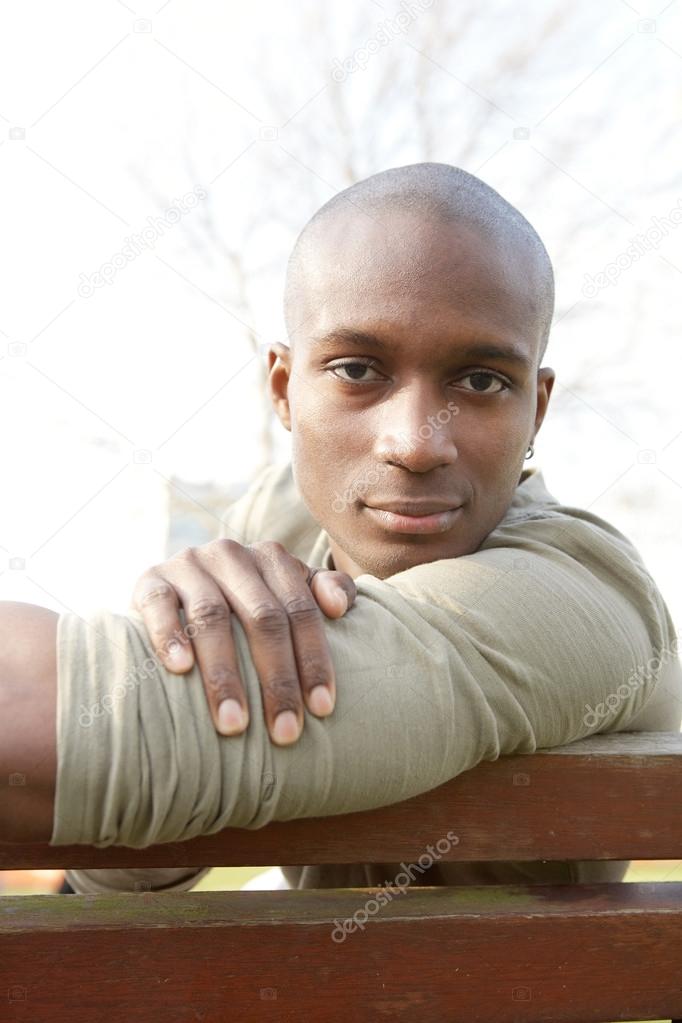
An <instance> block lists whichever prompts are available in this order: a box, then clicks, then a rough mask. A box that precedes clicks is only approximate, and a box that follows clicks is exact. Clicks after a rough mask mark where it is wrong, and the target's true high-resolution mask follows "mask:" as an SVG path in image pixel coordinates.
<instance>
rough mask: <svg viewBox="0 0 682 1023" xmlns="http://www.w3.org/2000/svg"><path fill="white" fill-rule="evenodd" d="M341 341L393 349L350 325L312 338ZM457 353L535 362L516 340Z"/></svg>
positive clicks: (320, 341) (316, 341)
mask: <svg viewBox="0 0 682 1023" xmlns="http://www.w3.org/2000/svg"><path fill="white" fill-rule="evenodd" d="M339 341H342V342H345V343H346V344H351V345H358V346H361V347H371V348H376V349H378V350H379V351H384V352H387V353H390V351H391V345H390V344H387V343H386V342H385V341H382V340H381V338H378V337H377V336H376V335H375V334H367V333H366V332H365V331H362V330H353V329H352V328H349V327H342V328H340V329H338V330H330V331H328V332H327V333H325V334H317V335H313V337H312V338H311V342H312V343H313V344H314V345H333V344H337V343H338V342H339ZM457 355H458V356H462V357H464V358H467V359H492V360H497V361H499V362H514V363H517V364H518V365H519V366H523V367H524V368H526V369H529V368H530V367H531V366H532V364H533V360H532V358H531V356H530V355H529V354H528V353H527V352H526V351H525V349H524V348H523V347H522V346H521V345H519V344H516V343H515V342H511V343H510V344H500V343H498V342H492V341H475V342H472V343H471V344H469V345H466V346H465V347H463V348H460V349H459V350H458V351H457Z"/></svg>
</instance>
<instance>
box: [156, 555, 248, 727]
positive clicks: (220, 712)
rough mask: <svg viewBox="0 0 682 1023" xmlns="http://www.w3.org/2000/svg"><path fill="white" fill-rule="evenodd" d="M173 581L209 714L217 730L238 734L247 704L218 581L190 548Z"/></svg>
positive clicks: (228, 613)
mask: <svg viewBox="0 0 682 1023" xmlns="http://www.w3.org/2000/svg"><path fill="white" fill-rule="evenodd" d="M171 582H172V584H173V586H174V587H175V590H176V592H177V594H178V596H179V598H180V601H181V602H182V606H183V608H184V609H185V619H186V622H187V625H186V631H187V632H190V633H191V636H192V642H193V644H194V651H195V657H196V662H197V666H198V668H199V672H200V674H201V678H202V682H203V686H204V691H205V693H206V699H207V701H208V706H209V710H210V712H211V718H212V720H213V724H214V726H215V728H216V729H217V731H219V732H220V733H221V735H238V734H240V733H241V732H243V731H244V730H245V729H246V728H247V726H248V723H249V708H248V701H247V699H246V692H245V689H244V684H243V682H242V679H241V676H240V673H239V667H238V661H237V652H236V649H235V644H234V637H233V635H232V624H231V617H232V615H231V611H230V607H229V604H228V603H227V601H226V599H225V595H224V594H223V593H222V591H221V589H220V586H219V585H218V584H217V583H216V582H215V581H214V580H213V579H212V578H211V576H210V574H209V573H207V572H206V571H205V570H204V568H203V567H202V565H201V563H200V562H199V560H198V559H197V557H196V554H195V553H194V551H192V552H191V554H189V553H188V555H187V556H186V557H185V558H182V559H177V560H176V563H175V565H174V569H173V572H172V574H171Z"/></svg>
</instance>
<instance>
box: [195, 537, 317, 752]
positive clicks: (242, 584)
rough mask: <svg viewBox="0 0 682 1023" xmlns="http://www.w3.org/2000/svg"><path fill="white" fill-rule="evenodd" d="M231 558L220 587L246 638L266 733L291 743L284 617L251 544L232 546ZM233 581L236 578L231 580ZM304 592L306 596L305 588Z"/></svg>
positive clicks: (297, 726)
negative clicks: (233, 566) (232, 565)
mask: <svg viewBox="0 0 682 1023" xmlns="http://www.w3.org/2000/svg"><path fill="white" fill-rule="evenodd" d="M237 546H238V545H237ZM234 556H235V557H236V558H237V559H238V560H240V561H241V563H242V564H241V571H235V570H232V571H231V573H230V579H231V583H230V584H229V585H228V584H227V583H223V581H222V579H221V585H224V586H225V587H226V593H227V595H228V598H229V602H230V606H231V607H232V610H233V613H234V614H235V615H236V617H237V618H238V619H239V621H240V622H241V624H242V627H243V628H244V631H245V633H246V636H247V639H248V642H249V649H250V651H251V657H252V659H253V663H254V667H255V669H256V672H257V674H258V678H259V681H260V685H261V692H262V699H263V711H264V714H265V721H266V725H267V729H268V733H269V734H270V737H271V738H272V740H273V742H274V743H276V745H278V746H288V745H290V744H291V743H293V742H296V740H297V739H298V737H299V736H300V734H301V729H302V727H303V700H302V698H301V685H300V682H299V671H298V668H297V664H296V657H295V654H294V646H293V641H292V635H291V631H290V628H289V619H288V617H287V613H286V611H285V609H284V608H283V607H282V605H281V603H280V602H279V600H278V599H277V596H276V594H275V593H274V592H273V591H272V590H271V589H270V587H269V585H268V583H267V581H266V580H264V578H263V577H262V575H261V570H260V566H259V565H258V562H257V561H256V559H255V558H254V556H253V553H252V548H249V550H247V549H246V548H243V547H242V548H238V549H237V550H236V551H235V555H234ZM217 571H218V570H217V569H213V570H212V574H213V575H214V576H216V573H217ZM235 579H239V582H238V583H236V584H235V582H234V580H235ZM306 589H307V587H306ZM308 596H309V597H310V599H312V596H311V594H310V591H308ZM313 603H314V601H313ZM318 614H319V610H318Z"/></svg>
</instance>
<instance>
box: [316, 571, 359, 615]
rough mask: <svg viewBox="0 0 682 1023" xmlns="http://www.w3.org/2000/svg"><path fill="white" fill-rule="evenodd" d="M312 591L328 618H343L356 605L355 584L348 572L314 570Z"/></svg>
mask: <svg viewBox="0 0 682 1023" xmlns="http://www.w3.org/2000/svg"><path fill="white" fill-rule="evenodd" d="M312 571H314V572H315V574H314V576H313V577H312V579H311V580H310V581H309V585H310V589H311V591H312V594H313V596H314V597H315V600H316V601H317V603H318V605H319V607H320V610H321V611H323V612H324V613H325V614H326V616H327V618H341V617H342V616H343V615H344V614H345V613H346V611H347V610H348V608H349V607H351V606H352V605H353V604H354V603H355V597H356V595H357V590H356V588H355V583H354V582H353V580H352V579H351V577H350V576H349V575H348V574H347V573H346V572H338V571H329V570H327V569H313V570H312Z"/></svg>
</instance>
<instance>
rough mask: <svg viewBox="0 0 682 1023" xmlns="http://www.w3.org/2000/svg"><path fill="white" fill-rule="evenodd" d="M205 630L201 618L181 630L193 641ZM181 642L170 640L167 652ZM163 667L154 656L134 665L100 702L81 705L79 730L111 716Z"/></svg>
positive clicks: (204, 623) (204, 624) (203, 621)
mask: <svg viewBox="0 0 682 1023" xmlns="http://www.w3.org/2000/svg"><path fill="white" fill-rule="evenodd" d="M205 628H206V622H205V620H204V619H203V618H197V620H196V622H193V623H191V624H189V625H185V626H184V628H183V629H182V635H183V636H186V637H187V638H188V639H194V637H195V636H196V634H197V633H198V632H200V631H201V630H202V629H205ZM181 642H182V640H180V639H177V638H176V639H174V640H172V641H171V643H169V645H168V651H171V650H172V649H173V648H174V647H175V646H176V645H178V644H180V643H181ZM163 667H164V665H163V664H162V663H161V661H160V660H159V659H158V657H155V656H151V657H147V658H146V659H145V660H144V661H143V662H142V664H136V665H135V666H134V667H133V668H131V669H130V671H128V672H127V673H126V676H125V678H124V679H123V681H122V682H116V683H115V684H114V685H113V686H112V689H111V692H109V693H107V694H106V695H105V696H103V697H102V699H101V700H98V701H97V702H96V703H91V704H90V706H89V707H86V706H85V704H83V703H81V709H80V714H79V715H78V724H79V725H80V726H81V728H90V726H91V725H92V724H93V723H94V721H95V719H96V718H101V717H102V715H103V714H112V713H113V708H114V705H115V704H116V703H119V702H120V701H121V700H124V699H125V697H126V696H127V695H128V693H131V692H132V691H133V689H135V688H136V687H137V686H139V684H140V682H141V681H143V680H146V679H148V678H150V677H151V676H153V675H154V674H155V673H156V671H157V670H158V669H159V668H163Z"/></svg>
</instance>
